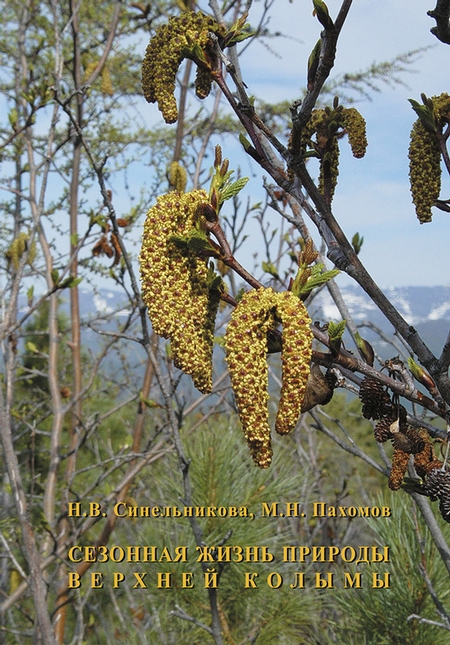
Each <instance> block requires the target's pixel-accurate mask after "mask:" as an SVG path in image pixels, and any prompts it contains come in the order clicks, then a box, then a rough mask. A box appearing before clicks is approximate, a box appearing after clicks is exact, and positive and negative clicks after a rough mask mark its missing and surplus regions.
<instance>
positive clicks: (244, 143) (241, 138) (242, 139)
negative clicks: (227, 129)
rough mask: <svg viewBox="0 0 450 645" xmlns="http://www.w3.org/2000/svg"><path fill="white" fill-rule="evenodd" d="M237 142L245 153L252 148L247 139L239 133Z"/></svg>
mask: <svg viewBox="0 0 450 645" xmlns="http://www.w3.org/2000/svg"><path fill="white" fill-rule="evenodd" d="M239 141H240V143H241V145H242V146H243V148H244V150H245V151H246V152H247V151H248V150H250V148H252V147H253V146H252V144H251V143H250V141H249V140H248V139H247V137H245V136H244V135H243V134H242V133H239Z"/></svg>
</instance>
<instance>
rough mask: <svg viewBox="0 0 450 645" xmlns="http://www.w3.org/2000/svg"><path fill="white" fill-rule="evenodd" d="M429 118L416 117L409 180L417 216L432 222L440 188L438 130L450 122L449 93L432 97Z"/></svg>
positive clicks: (422, 221) (411, 146)
mask: <svg viewBox="0 0 450 645" xmlns="http://www.w3.org/2000/svg"><path fill="white" fill-rule="evenodd" d="M428 103H429V120H428V121H426V120H424V119H421V118H419V119H417V120H416V121H415V123H414V125H413V127H412V130H411V137H410V144H409V181H410V186H411V195H412V200H413V203H414V206H415V209H416V215H417V217H418V219H419V221H420V223H421V224H423V223H425V222H431V207H432V206H433V204H434V203H435V201H436V200H437V199H438V198H439V193H440V191H441V152H440V147H439V143H438V138H437V136H436V135H437V133H438V131H439V130H440V129H442V127H443V125H444V124H445V123H449V122H450V95H448V94H445V93H444V94H440V95H439V96H433V97H432V98H431V99H429V101H428Z"/></svg>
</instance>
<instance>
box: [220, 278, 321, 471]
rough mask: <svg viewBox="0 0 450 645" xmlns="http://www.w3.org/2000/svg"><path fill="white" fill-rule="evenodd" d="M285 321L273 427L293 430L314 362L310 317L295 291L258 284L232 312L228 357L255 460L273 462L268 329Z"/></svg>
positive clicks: (265, 463)
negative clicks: (277, 290) (278, 393)
mask: <svg viewBox="0 0 450 645" xmlns="http://www.w3.org/2000/svg"><path fill="white" fill-rule="evenodd" d="M280 322H281V324H282V325H283V332H282V353H281V359H282V388H281V395H280V402H279V406H278V413H277V418H276V423H275V429H276V431H277V432H278V433H279V434H286V433H288V432H290V431H291V430H292V429H293V428H294V427H295V425H296V423H297V421H298V418H299V416H300V412H301V404H302V400H303V397H304V393H305V388H306V382H307V380H308V375H309V371H310V362H311V352H312V349H311V343H312V332H311V320H310V318H309V315H308V312H307V310H306V308H305V306H304V304H303V303H302V301H301V300H300V299H299V298H298V297H297V296H296V295H294V294H293V293H292V292H289V291H285V292H281V293H276V292H275V291H273V289H271V288H270V287H269V288H260V289H255V290H254V291H250V292H249V293H246V294H245V295H244V296H243V297H242V299H241V300H240V301H239V303H238V305H237V307H236V308H235V310H234V311H233V313H232V315H231V320H230V322H229V324H228V327H227V332H226V335H225V346H226V353H227V354H226V358H227V364H228V370H229V372H230V378H231V384H232V387H233V391H234V395H235V398H236V404H237V407H238V411H239V417H240V420H241V424H242V427H243V430H244V435H245V438H246V440H247V443H248V445H249V448H250V452H251V454H252V457H253V460H254V462H255V464H256V465H257V466H259V467H260V468H267V467H268V466H270V463H271V459H272V446H271V438H270V427H269V412H268V398H269V395H268V391H267V390H268V367H267V335H268V333H269V331H270V330H273V329H275V328H276V327H277V325H278V324H279V323H280Z"/></svg>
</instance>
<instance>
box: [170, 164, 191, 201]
mask: <svg viewBox="0 0 450 645" xmlns="http://www.w3.org/2000/svg"><path fill="white" fill-rule="evenodd" d="M167 174H168V179H169V187H170V189H171V190H176V191H177V192H179V193H184V191H185V188H186V182H187V173H186V169H185V168H184V167H183V166H182V165H181V164H180V163H179V162H178V161H172V163H171V164H170V166H169V172H168V173H167Z"/></svg>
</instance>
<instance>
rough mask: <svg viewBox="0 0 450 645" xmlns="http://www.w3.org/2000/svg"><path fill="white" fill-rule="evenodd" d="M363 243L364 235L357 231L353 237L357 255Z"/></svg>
mask: <svg viewBox="0 0 450 645" xmlns="http://www.w3.org/2000/svg"><path fill="white" fill-rule="evenodd" d="M363 243H364V236H363V235H360V234H359V233H355V234H354V236H353V237H352V246H353V250H354V252H355V253H356V255H358V254H359V252H360V251H361V247H362V245H363Z"/></svg>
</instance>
